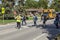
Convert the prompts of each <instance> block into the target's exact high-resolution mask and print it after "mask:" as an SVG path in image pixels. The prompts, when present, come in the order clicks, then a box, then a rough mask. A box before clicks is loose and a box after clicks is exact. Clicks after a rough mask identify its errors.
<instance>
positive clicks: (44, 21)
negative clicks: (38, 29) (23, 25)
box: [43, 15, 47, 27]
mask: <svg viewBox="0 0 60 40" xmlns="http://www.w3.org/2000/svg"><path fill="white" fill-rule="evenodd" d="M46 21H47V16H46V15H43V26H44V27H45V24H46Z"/></svg>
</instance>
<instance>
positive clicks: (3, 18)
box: [3, 14, 4, 24]
mask: <svg viewBox="0 0 60 40" xmlns="http://www.w3.org/2000/svg"><path fill="white" fill-rule="evenodd" d="M3 24H4V14H3Z"/></svg>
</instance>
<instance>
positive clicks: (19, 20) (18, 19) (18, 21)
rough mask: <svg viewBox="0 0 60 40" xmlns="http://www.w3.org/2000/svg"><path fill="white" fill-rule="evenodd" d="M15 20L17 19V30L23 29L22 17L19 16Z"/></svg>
mask: <svg viewBox="0 0 60 40" xmlns="http://www.w3.org/2000/svg"><path fill="white" fill-rule="evenodd" d="M15 19H16V22H17V28H18V29H20V28H21V16H20V15H17V16H16V17H15Z"/></svg>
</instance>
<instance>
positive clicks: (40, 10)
mask: <svg viewBox="0 0 60 40" xmlns="http://www.w3.org/2000/svg"><path fill="white" fill-rule="evenodd" d="M26 11H29V12H31V11H36V12H42V9H26Z"/></svg>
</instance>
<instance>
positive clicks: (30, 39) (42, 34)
mask: <svg viewBox="0 0 60 40" xmlns="http://www.w3.org/2000/svg"><path fill="white" fill-rule="evenodd" d="M53 21H54V20H48V21H47V22H46V27H43V26H42V22H37V24H38V25H37V26H32V25H33V23H32V22H30V23H28V24H27V25H26V26H22V27H21V29H16V28H15V27H16V24H14V25H8V26H6V27H0V30H1V31H0V40H51V38H49V39H48V38H47V36H49V37H52V36H55V35H56V34H58V33H60V29H56V28H55V26H54V24H53Z"/></svg>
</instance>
